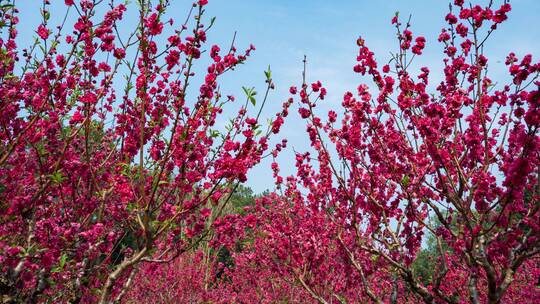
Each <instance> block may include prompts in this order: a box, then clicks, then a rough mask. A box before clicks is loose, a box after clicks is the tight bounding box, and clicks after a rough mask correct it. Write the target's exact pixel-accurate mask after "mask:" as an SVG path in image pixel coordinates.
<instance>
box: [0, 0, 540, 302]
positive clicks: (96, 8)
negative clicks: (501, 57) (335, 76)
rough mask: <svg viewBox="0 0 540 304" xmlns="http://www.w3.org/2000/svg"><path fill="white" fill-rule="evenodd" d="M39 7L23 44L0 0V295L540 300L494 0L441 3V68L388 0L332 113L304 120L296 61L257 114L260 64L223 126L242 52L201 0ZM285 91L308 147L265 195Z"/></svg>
mask: <svg viewBox="0 0 540 304" xmlns="http://www.w3.org/2000/svg"><path fill="white" fill-rule="evenodd" d="M42 4H43V5H42V6H41V17H42V20H41V21H40V25H39V27H38V28H37V30H36V40H35V41H34V42H33V44H31V45H30V46H29V47H28V48H24V49H23V48H21V47H20V46H19V45H18V44H20V43H21V41H19V39H17V28H18V27H19V25H18V21H19V20H18V8H17V5H15V3H14V1H7V0H0V80H1V82H0V96H2V97H1V101H0V108H1V115H0V127H1V132H0V141H1V145H0V194H1V196H0V268H1V271H0V294H1V297H2V301H3V302H7V303H18V302H55V303H56V302H65V303H75V302H77V303H78V302H83V303H87V302H100V303H112V302H126V303H140V302H145V303H171V302H177V303H193V302H217V303H252V302H268V303H275V302H295V303H296V302H298V303H312V302H318V303H364V302H374V303H418V302H425V303H463V302H470V303H501V302H507V303H511V302H532V301H534V299H536V298H538V297H540V291H539V289H538V285H539V283H540V282H538V281H539V280H540V260H539V253H540V203H539V195H540V180H539V173H540V149H539V148H540V136H539V133H540V132H539V130H538V129H539V125H540V93H539V87H540V80H539V79H538V77H539V74H540V64H539V63H538V62H536V63H535V62H534V61H533V59H532V57H531V56H530V55H526V56H523V57H519V56H518V55H516V54H513V53H511V54H509V55H508V57H507V58H506V61H505V64H506V66H507V70H508V72H509V75H508V76H509V77H508V79H509V81H508V83H500V82H499V83H497V81H499V80H492V79H490V78H489V75H488V66H489V64H491V62H490V61H488V59H487V58H486V56H485V55H484V46H485V44H486V43H489V40H488V38H489V37H490V36H491V35H492V34H493V32H494V31H496V30H497V28H498V27H499V26H500V24H501V23H503V22H504V21H505V20H506V19H507V17H508V13H509V12H510V10H511V6H510V4H509V3H507V2H506V1H503V2H502V3H495V2H494V1H490V2H489V3H488V4H486V5H484V6H481V5H474V4H465V3H464V2H463V1H461V0H456V1H454V2H453V3H452V5H451V6H450V12H449V13H448V14H447V15H446V17H445V20H446V23H447V25H446V26H445V28H444V29H443V30H442V31H441V34H440V35H439V37H438V41H439V42H440V43H441V44H442V46H443V48H444V61H443V63H444V70H443V73H444V75H443V77H442V81H441V82H440V83H431V84H430V82H429V81H430V70H429V68H428V67H421V68H420V69H419V70H418V71H417V70H414V69H413V68H412V67H413V66H415V65H413V64H412V62H413V61H416V60H418V59H419V58H421V55H422V52H423V49H424V47H425V45H426V43H427V41H426V39H425V38H424V37H422V36H415V35H414V34H413V33H412V31H411V24H410V21H406V22H405V21H403V20H402V19H401V18H400V16H399V15H397V14H396V16H395V17H394V18H393V19H392V24H393V25H394V26H395V28H396V33H397V40H398V48H397V50H396V52H395V53H393V54H392V56H391V58H390V59H389V61H388V62H387V63H386V64H383V65H380V64H379V63H378V62H377V60H376V59H375V54H374V53H373V52H372V51H371V50H370V49H369V48H368V46H367V45H368V42H366V41H364V40H362V39H358V40H357V45H358V55H357V62H358V63H357V65H355V66H354V67H353V70H354V72H356V73H358V74H360V75H361V76H363V77H365V78H366V79H367V80H368V82H367V83H366V84H364V83H363V82H362V83H361V84H360V85H359V86H358V87H357V88H356V90H355V91H354V92H346V93H345V94H344V96H343V101H342V103H341V104H342V107H341V109H335V110H334V111H330V112H329V113H327V114H325V117H324V118H323V117H322V116H319V115H318V114H317V111H316V109H317V105H318V104H319V103H321V102H325V96H326V89H325V88H324V87H323V85H322V83H321V82H319V81H317V82H315V83H311V84H309V83H308V81H307V76H308V73H307V72H308V71H309V70H308V69H306V64H307V62H306V60H304V73H303V79H302V83H301V84H300V85H299V86H298V87H296V86H293V87H291V88H290V90H289V91H290V94H291V97H290V98H289V99H288V100H287V101H286V102H284V103H283V109H282V110H281V111H280V112H278V113H276V115H275V116H274V117H273V119H272V120H271V122H270V124H269V125H268V126H263V125H262V123H261V120H262V119H261V113H262V112H261V110H262V106H263V105H264V104H265V102H266V99H267V98H268V93H269V92H270V91H271V90H272V89H273V88H274V84H273V82H272V75H271V71H270V70H268V71H266V72H265V76H266V84H267V88H266V92H265V93H266V94H264V99H263V100H262V101H260V104H261V106H260V108H258V109H257V108H255V105H256V99H255V92H254V91H253V90H248V89H245V93H246V95H247V96H246V98H245V100H243V101H241V102H242V104H241V105H240V106H237V107H236V108H239V110H238V112H237V113H236V114H234V116H233V117H232V119H230V121H229V124H228V125H226V126H225V127H223V128H221V127H220V125H221V123H220V121H223V120H225V119H226V118H228V116H231V115H232V114H231V111H232V109H234V107H232V108H231V104H232V103H233V102H235V97H233V96H230V95H226V94H224V93H222V91H221V90H222V89H221V88H220V86H219V81H220V78H221V77H222V76H223V75H224V74H226V73H229V72H231V71H232V70H234V69H235V68H237V67H238V65H239V64H242V63H244V61H245V60H246V59H247V57H248V56H249V55H250V53H251V52H252V51H253V50H254V47H252V46H250V47H249V48H248V49H247V50H246V51H245V52H238V51H237V49H236V46H235V44H234V39H233V42H232V44H231V45H230V46H227V47H220V46H217V45H208V44H207V41H206V40H207V39H206V37H207V32H208V31H209V30H210V29H211V28H212V26H213V25H214V19H213V18H211V19H205V18H204V17H205V14H204V13H205V7H206V5H207V1H206V0H199V1H197V2H195V3H193V5H192V7H191V9H190V11H189V12H188V15H187V18H186V19H185V21H184V20H182V21H181V22H182V23H181V24H177V21H176V20H175V19H170V20H168V21H167V16H168V11H167V9H168V8H169V7H170V5H171V3H170V1H168V0H160V1H150V0H138V1H136V2H135V3H131V4H122V3H116V1H114V0H110V1H104V0H81V1H69V0H66V1H65V5H64V9H65V10H64V11H65V15H64V16H61V17H59V18H58V17H57V18H53V17H51V12H52V11H53V9H52V7H51V4H50V3H49V1H47V0H45V1H43V2H42ZM132 8H133V12H131V11H130V10H128V9H132ZM54 11H56V9H54ZM127 15H129V17H131V18H136V26H135V27H133V31H132V32H131V33H129V34H127V35H125V36H123V35H120V33H121V32H123V31H122V30H120V28H121V27H122V26H123V22H125V18H124V17H125V16H127ZM126 18H127V17H126ZM69 20H74V22H73V23H72V24H71V23H70V22H69ZM56 21H58V22H59V24H58V26H56V27H55V26H53V23H54V22H56ZM362 81H364V80H362ZM501 81H504V79H503V80H501ZM224 95H225V96H224ZM295 102H296V104H297V108H298V114H299V116H300V117H301V118H302V119H304V120H305V122H306V131H307V138H308V139H309V142H310V143H311V148H312V150H311V151H306V152H304V153H300V152H299V153H297V154H296V159H295V160H294V162H295V165H296V169H297V172H296V174H294V175H293V176H289V177H282V176H281V175H280V169H279V166H278V164H277V163H276V162H274V163H272V168H271V170H272V172H273V173H272V174H273V176H274V177H275V180H276V188H277V191H276V192H275V193H266V194H264V195H262V196H260V197H258V198H257V199H254V198H252V197H251V196H250V195H239V193H240V194H242V193H243V194H246V193H245V188H243V187H242V186H241V184H242V183H244V182H245V181H246V174H247V172H248V170H249V169H250V168H252V167H253V166H255V165H256V164H257V163H259V162H260V160H261V159H262V158H263V157H273V158H274V159H275V158H276V157H277V155H278V153H279V152H280V151H281V150H282V149H284V148H286V141H285V140H284V141H282V142H280V143H279V144H277V145H274V146H270V143H269V138H270V136H271V135H272V134H276V133H279V131H280V128H281V126H282V124H283V123H284V118H285V117H286V116H288V114H289V113H288V111H289V107H290V106H291V105H292V104H294V103H295ZM239 191H240V192H239ZM248 194H249V193H248Z"/></svg>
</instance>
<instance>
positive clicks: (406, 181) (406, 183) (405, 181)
mask: <svg viewBox="0 0 540 304" xmlns="http://www.w3.org/2000/svg"><path fill="white" fill-rule="evenodd" d="M401 184H402V185H403V187H407V186H408V185H409V176H408V175H404V176H403V178H402V179H401Z"/></svg>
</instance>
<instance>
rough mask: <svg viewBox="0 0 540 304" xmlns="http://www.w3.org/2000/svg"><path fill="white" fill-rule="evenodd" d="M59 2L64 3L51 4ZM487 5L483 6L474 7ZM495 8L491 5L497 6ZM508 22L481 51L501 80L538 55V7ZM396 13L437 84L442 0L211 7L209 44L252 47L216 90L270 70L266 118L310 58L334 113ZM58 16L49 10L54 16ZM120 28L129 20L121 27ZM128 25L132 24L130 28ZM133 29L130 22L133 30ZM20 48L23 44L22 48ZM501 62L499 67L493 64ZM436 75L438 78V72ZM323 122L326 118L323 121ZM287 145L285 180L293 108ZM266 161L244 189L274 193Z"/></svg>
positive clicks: (389, 37)
mask: <svg viewBox="0 0 540 304" xmlns="http://www.w3.org/2000/svg"><path fill="white" fill-rule="evenodd" d="M39 2H41V1H37V0H36V1H35V0H18V1H17V5H18V6H19V8H20V10H21V21H23V23H21V24H23V25H25V27H24V28H21V29H20V31H21V36H20V37H21V39H22V40H27V41H28V43H30V40H29V39H30V38H31V35H33V33H32V30H33V29H35V26H34V23H35V24H37V23H36V22H39V18H37V17H38V7H39ZM52 2H53V4H54V3H55V2H63V0H52ZM171 2H172V3H173V5H172V7H171V10H170V11H169V16H170V17H172V18H174V19H176V20H179V21H180V20H184V18H185V16H186V13H187V8H188V7H189V4H190V3H191V1H186V0H172V1H171ZM473 2H474V3H480V4H482V3H486V1H473ZM495 2H497V1H495ZM510 3H511V4H512V7H513V10H512V12H511V13H510V16H509V20H508V21H507V22H505V23H504V24H503V25H502V26H501V27H500V29H499V30H498V31H497V32H495V34H494V35H493V37H492V38H490V41H489V43H488V45H487V49H486V53H487V55H488V58H490V62H491V64H492V65H493V67H491V68H490V69H491V72H492V73H491V77H492V79H494V80H497V79H503V78H504V77H503V75H504V71H505V70H504V66H503V64H502V62H500V61H504V58H505V56H506V55H507V54H508V53H509V52H510V51H514V52H516V54H517V55H519V56H523V55H525V54H528V53H530V54H533V56H534V58H536V59H537V60H538V57H539V56H540V27H539V26H537V24H538V20H539V19H540V1H538V0H513V1H511V2H510ZM396 11H399V12H400V15H401V16H402V17H405V16H408V15H409V14H412V24H413V26H412V31H413V33H414V34H415V35H423V36H425V37H426V39H427V47H426V50H425V52H424V53H425V54H424V55H423V56H422V57H420V58H419V59H418V60H417V64H418V65H419V66H428V67H429V68H430V69H431V71H432V76H433V77H434V78H432V79H431V81H432V82H433V81H435V80H436V76H435V75H436V74H437V72H438V71H440V70H441V67H442V62H441V56H440V53H441V50H442V47H441V45H440V44H438V42H437V41H436V40H437V36H438V34H439V32H440V29H441V27H442V26H443V21H444V16H445V15H446V14H447V12H448V1H445V0H384V1H383V0H379V1H373V0H371V1H369V0H354V1H353V0H341V1H329V0H210V3H209V5H208V7H207V16H216V17H217V19H216V24H215V26H214V28H213V29H212V31H211V33H210V34H209V41H210V42H211V43H215V44H220V45H229V44H230V40H231V38H232V36H233V33H234V32H235V31H236V32H237V36H236V42H237V46H238V48H239V49H243V48H246V47H247V46H249V43H253V44H254V45H255V46H256V47H257V50H256V51H255V52H254V53H253V56H252V57H251V58H250V59H249V60H248V62H247V64H246V65H243V66H241V67H240V68H239V69H237V70H236V71H234V72H233V73H232V74H229V75H228V76H227V77H226V78H225V79H224V80H223V81H222V83H221V86H222V88H224V93H227V94H231V93H232V94H235V95H236V96H239V97H240V96H242V95H243V93H242V91H241V87H242V86H254V87H256V88H257V89H258V91H263V89H264V85H265V84H264V74H263V71H264V70H265V69H266V68H267V66H268V65H271V68H272V71H273V72H272V74H273V78H274V82H275V83H276V87H277V88H276V90H275V91H273V92H272V93H271V96H270V98H269V101H268V106H267V107H266V108H265V110H264V112H263V116H267V117H271V116H272V115H273V113H275V112H277V111H278V110H279V109H280V107H281V103H282V102H283V101H284V100H285V99H286V98H287V96H288V94H287V91H288V87H289V86H290V85H293V84H294V85H298V84H299V83H301V80H302V79H301V71H302V62H301V61H302V58H303V55H304V54H305V55H307V57H308V69H307V71H308V74H307V76H308V80H310V81H315V80H320V81H321V82H323V84H324V85H325V86H326V87H327V89H328V91H329V94H328V98H327V99H326V100H325V101H323V102H322V103H321V104H320V107H319V109H318V111H319V112H318V113H319V114H324V113H326V111H328V110H329V109H331V108H338V107H339V106H340V104H341V96H343V93H344V92H345V91H347V90H350V91H353V90H355V88H356V87H357V86H358V85H359V84H360V83H361V82H362V81H363V79H361V78H360V77H359V76H358V75H356V74H354V73H353V71H352V66H353V64H354V62H355V57H356V52H357V46H356V38H357V37H358V36H360V35H361V36H362V38H364V39H365V40H366V44H367V45H368V46H369V47H370V48H371V49H372V50H373V51H374V52H375V53H376V54H377V58H378V60H379V61H380V62H381V63H382V62H385V61H387V60H388V59H389V52H390V51H395V50H396V46H397V45H396V41H395V32H394V28H393V27H392V26H391V25H390V19H391V18H392V16H393V15H394V13H395V12H396ZM54 13H56V12H55V11H53V14H54ZM125 22H126V29H129V28H130V26H129V25H130V22H131V21H130V20H126V21H125ZM133 22H134V21H133ZM131 24H133V23H131ZM23 44H24V43H23ZM497 61H499V62H497ZM439 74H440V73H439ZM323 116H325V115H323ZM282 137H286V138H288V139H289V143H290V145H289V148H288V149H287V150H286V151H284V152H283V153H282V154H281V156H280V158H279V163H280V166H281V167H282V171H283V174H285V175H287V174H291V173H293V172H294V157H293V150H292V148H293V147H294V149H295V150H297V151H304V150H307V149H308V148H309V143H308V142H307V139H306V136H305V124H304V122H303V121H301V120H300V119H299V116H298V115H297V112H296V109H295V108H293V110H292V111H291V115H290V116H289V117H288V119H287V120H286V122H285V125H284V127H283V132H282V133H281V134H279V136H278V137H276V139H281V138H282ZM269 168H270V162H269V161H264V162H263V163H262V164H260V165H259V166H257V167H256V168H255V169H254V170H253V171H252V172H251V174H250V175H249V180H248V182H247V185H249V186H250V187H252V188H253V189H254V190H255V192H261V191H263V190H265V189H272V188H273V180H272V177H271V171H270V169H269Z"/></svg>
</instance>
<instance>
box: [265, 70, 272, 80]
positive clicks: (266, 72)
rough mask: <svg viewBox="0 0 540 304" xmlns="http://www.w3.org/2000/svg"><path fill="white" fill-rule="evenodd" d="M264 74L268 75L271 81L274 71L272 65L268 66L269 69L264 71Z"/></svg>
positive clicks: (267, 78)
mask: <svg viewBox="0 0 540 304" xmlns="http://www.w3.org/2000/svg"><path fill="white" fill-rule="evenodd" d="M264 75H265V76H266V80H268V81H270V79H272V71H271V70H270V66H268V70H266V71H264Z"/></svg>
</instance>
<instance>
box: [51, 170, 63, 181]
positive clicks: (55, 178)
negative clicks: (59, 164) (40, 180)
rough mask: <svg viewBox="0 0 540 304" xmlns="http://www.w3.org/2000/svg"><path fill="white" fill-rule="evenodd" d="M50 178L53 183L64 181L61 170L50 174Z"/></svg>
mask: <svg viewBox="0 0 540 304" xmlns="http://www.w3.org/2000/svg"><path fill="white" fill-rule="evenodd" d="M51 180H52V181H53V183H55V184H61V183H62V182H63V181H64V174H63V173H62V171H56V172H54V173H53V174H51Z"/></svg>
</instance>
